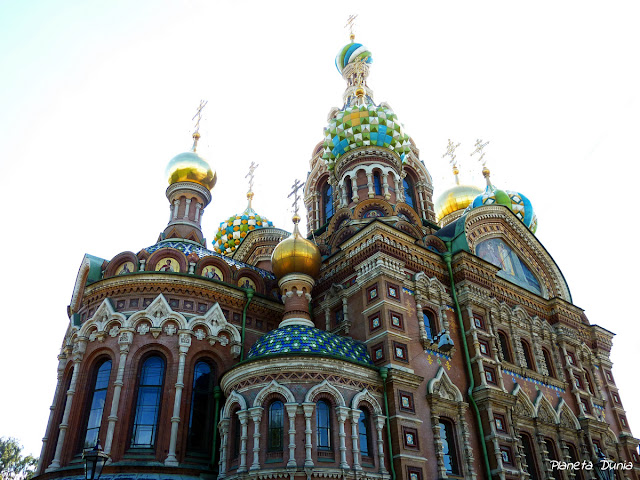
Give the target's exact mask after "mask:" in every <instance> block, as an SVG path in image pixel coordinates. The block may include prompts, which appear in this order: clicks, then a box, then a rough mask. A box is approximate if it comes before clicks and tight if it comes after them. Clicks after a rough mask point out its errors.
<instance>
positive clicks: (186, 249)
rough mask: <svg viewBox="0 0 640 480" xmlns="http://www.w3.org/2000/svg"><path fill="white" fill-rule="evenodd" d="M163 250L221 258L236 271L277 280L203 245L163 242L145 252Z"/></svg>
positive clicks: (263, 271) (268, 273) (174, 241)
mask: <svg viewBox="0 0 640 480" xmlns="http://www.w3.org/2000/svg"><path fill="white" fill-rule="evenodd" d="M161 248H174V249H176V250H179V251H181V252H182V253H184V254H185V255H189V254H190V253H192V252H195V253H196V254H197V255H198V257H200V258H202V257H217V258H220V259H221V260H224V262H226V263H227V265H229V266H233V267H235V268H236V269H241V268H250V269H251V270H253V271H254V272H256V273H258V274H259V275H260V276H261V277H262V278H268V279H271V280H275V278H276V277H275V275H274V274H273V273H271V272H267V271H266V270H262V269H261V268H256V267H254V266H252V265H249V264H247V263H244V262H239V261H237V260H234V259H232V258H229V257H226V256H224V255H221V254H219V253H216V252H212V251H211V250H207V249H206V248H204V247H203V246H201V245H194V244H193V243H188V242H181V241H179V240H162V241H161V242H158V243H156V244H155V245H152V246H151V247H147V248H145V249H144V250H146V251H147V252H149V253H150V254H151V253H153V252H155V251H156V250H160V249H161Z"/></svg>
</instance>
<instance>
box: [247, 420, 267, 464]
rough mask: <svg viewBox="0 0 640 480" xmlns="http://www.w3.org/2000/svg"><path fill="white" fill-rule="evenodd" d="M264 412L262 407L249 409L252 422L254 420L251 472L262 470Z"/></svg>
mask: <svg viewBox="0 0 640 480" xmlns="http://www.w3.org/2000/svg"><path fill="white" fill-rule="evenodd" d="M263 410H264V409H263V408H262V407H253V408H250V409H249V414H250V415H251V420H253V463H252V464H251V468H250V469H249V470H260V436H261V435H260V422H261V420H262V412H263Z"/></svg>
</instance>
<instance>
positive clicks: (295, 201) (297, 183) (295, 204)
mask: <svg viewBox="0 0 640 480" xmlns="http://www.w3.org/2000/svg"><path fill="white" fill-rule="evenodd" d="M303 186H304V183H300V180H298V179H297V178H296V180H295V182H293V185H291V193H290V194H289V195H288V196H287V198H289V197H291V196H292V195H293V203H292V204H291V205H292V206H293V223H295V224H296V226H297V225H298V222H300V216H299V215H298V200H300V195H298V190H300V189H301V188H302V187H303Z"/></svg>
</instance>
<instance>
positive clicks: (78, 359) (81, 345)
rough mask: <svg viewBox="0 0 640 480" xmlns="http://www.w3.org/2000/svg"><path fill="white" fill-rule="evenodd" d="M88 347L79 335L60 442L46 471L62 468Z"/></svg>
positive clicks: (74, 352)
mask: <svg viewBox="0 0 640 480" xmlns="http://www.w3.org/2000/svg"><path fill="white" fill-rule="evenodd" d="M86 349H87V338H86V337H79V338H78V339H77V340H76V342H75V345H74V346H73V363H74V365H73V375H71V382H70V383H69V390H67V403H66V405H65V407H64V413H63V415H62V422H61V423H60V426H59V427H58V429H59V433H58V443H57V444H56V451H55V454H54V456H53V461H52V462H51V465H49V468H47V469H46V470H45V472H50V471H52V470H56V469H58V468H60V458H61V457H62V447H63V446H64V437H65V435H66V433H67V428H69V415H70V414H71V405H72V404H73V395H74V394H75V393H76V383H77V381H78V375H79V373H80V364H81V363H82V357H84V352H85V350H86Z"/></svg>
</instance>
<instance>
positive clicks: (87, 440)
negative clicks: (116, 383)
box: [83, 360, 111, 448]
mask: <svg viewBox="0 0 640 480" xmlns="http://www.w3.org/2000/svg"><path fill="white" fill-rule="evenodd" d="M110 375H111V360H104V361H103V362H101V363H100V364H99V365H98V366H97V368H96V371H95V377H94V380H93V388H92V393H91V403H90V407H89V418H88V419H87V429H86V432H85V435H84V445H83V448H93V447H95V446H96V445H97V443H98V434H99V433H100V426H101V425H102V414H103V412H104V404H105V401H106V399H107V389H108V388H109V376H110Z"/></svg>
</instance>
